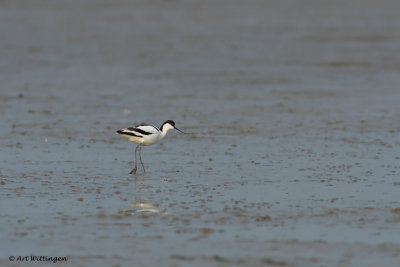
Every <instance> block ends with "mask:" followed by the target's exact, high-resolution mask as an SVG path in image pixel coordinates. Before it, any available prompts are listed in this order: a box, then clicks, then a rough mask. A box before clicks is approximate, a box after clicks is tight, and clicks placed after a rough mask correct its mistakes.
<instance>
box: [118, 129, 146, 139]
mask: <svg viewBox="0 0 400 267" xmlns="http://www.w3.org/2000/svg"><path fill="white" fill-rule="evenodd" d="M117 133H119V134H123V135H130V136H136V137H141V138H142V137H143V136H140V135H137V134H135V133H134V132H125V131H124V130H118V131H117Z"/></svg>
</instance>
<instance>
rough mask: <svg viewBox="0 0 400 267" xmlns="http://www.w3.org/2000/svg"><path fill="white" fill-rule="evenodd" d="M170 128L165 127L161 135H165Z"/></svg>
mask: <svg viewBox="0 0 400 267" xmlns="http://www.w3.org/2000/svg"><path fill="white" fill-rule="evenodd" d="M168 130H169V129H168V128H163V129H162V131H160V132H161V137H164V136H165V135H166V134H167V132H168Z"/></svg>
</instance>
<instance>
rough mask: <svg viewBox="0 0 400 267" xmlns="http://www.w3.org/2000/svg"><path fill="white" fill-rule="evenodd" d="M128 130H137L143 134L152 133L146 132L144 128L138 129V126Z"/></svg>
mask: <svg viewBox="0 0 400 267" xmlns="http://www.w3.org/2000/svg"><path fill="white" fill-rule="evenodd" d="M128 129H129V128H128ZM129 130H131V131H135V132H138V133H140V134H143V135H150V134H152V133H149V132H146V131H145V130H142V129H140V128H133V129H129Z"/></svg>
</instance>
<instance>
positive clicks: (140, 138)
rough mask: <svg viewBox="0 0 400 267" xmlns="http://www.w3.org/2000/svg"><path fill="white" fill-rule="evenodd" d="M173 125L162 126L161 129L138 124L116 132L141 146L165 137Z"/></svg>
mask: <svg viewBox="0 0 400 267" xmlns="http://www.w3.org/2000/svg"><path fill="white" fill-rule="evenodd" d="M171 129H174V127H173V126H172V125H171V124H165V125H163V126H162V130H159V129H158V128H156V127H154V126H151V125H138V126H135V127H128V128H124V129H121V130H119V131H118V132H117V133H118V134H119V135H120V136H122V137H125V138H127V139H128V140H129V141H131V142H134V143H136V144H138V145H141V146H150V145H152V144H155V143H157V142H158V141H160V140H161V139H163V138H164V137H165V135H166V134H167V132H168V131H169V130H171Z"/></svg>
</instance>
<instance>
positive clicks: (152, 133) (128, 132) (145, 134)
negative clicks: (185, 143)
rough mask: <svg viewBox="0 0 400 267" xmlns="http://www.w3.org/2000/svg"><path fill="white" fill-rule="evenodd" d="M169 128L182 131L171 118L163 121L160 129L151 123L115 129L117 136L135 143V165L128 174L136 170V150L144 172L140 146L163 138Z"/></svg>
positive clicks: (148, 144)
mask: <svg viewBox="0 0 400 267" xmlns="http://www.w3.org/2000/svg"><path fill="white" fill-rule="evenodd" d="M171 129H175V130H178V131H179V132H181V133H184V132H182V131H181V130H179V129H178V128H176V127H175V122H174V121H172V120H167V121H165V122H164V123H163V124H162V125H161V127H160V129H158V128H157V127H154V126H152V125H146V124H141V125H137V126H135V127H128V128H124V129H121V130H118V131H117V134H118V135H119V136H122V137H125V138H127V139H128V140H129V141H131V142H134V143H136V144H137V146H136V149H135V167H134V168H133V169H132V171H131V172H130V174H135V173H136V171H137V153H138V151H139V159H140V164H141V165H142V168H143V172H146V170H145V168H144V165H143V161H142V155H141V150H142V146H150V145H152V144H155V143H157V142H158V141H160V140H161V139H163V138H164V136H165V135H166V134H167V132H168V131H169V130H171Z"/></svg>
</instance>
